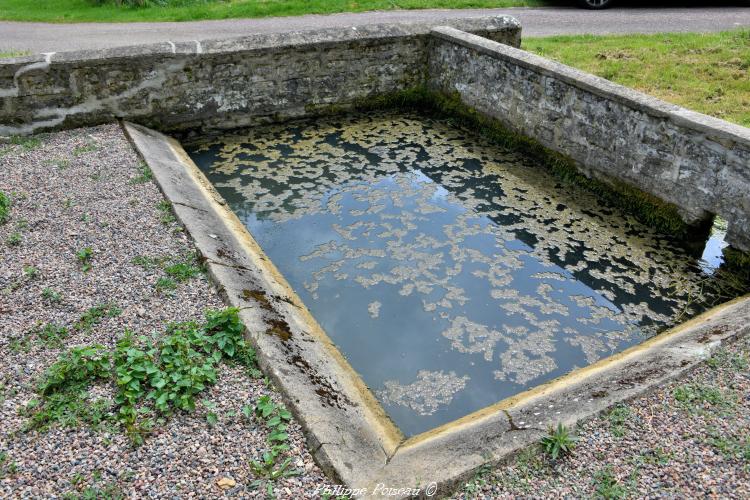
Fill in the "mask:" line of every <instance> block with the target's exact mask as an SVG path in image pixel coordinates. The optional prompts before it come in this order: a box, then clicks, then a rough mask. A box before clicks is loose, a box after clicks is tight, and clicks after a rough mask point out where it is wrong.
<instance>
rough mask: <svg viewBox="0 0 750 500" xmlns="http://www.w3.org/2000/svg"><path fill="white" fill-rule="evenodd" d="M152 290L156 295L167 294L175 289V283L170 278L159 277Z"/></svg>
mask: <svg viewBox="0 0 750 500" xmlns="http://www.w3.org/2000/svg"><path fill="white" fill-rule="evenodd" d="M154 288H155V289H156V293H159V294H169V293H171V292H172V291H173V290H175V289H176V288H177V283H175V282H174V280H172V279H170V278H164V277H161V278H159V279H157V280H156V285H154Z"/></svg>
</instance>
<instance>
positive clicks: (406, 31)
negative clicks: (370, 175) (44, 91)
mask: <svg viewBox="0 0 750 500" xmlns="http://www.w3.org/2000/svg"><path fill="white" fill-rule="evenodd" d="M437 25H446V26H454V27H456V28H459V29H461V30H464V31H468V32H477V33H483V34H490V35H491V34H492V33H514V34H516V37H515V38H516V39H517V41H518V42H520V32H521V25H520V24H519V22H518V21H517V20H516V19H514V18H512V17H510V16H482V17H468V18H462V19H445V20H438V21H431V22H402V23H384V24H367V25H362V26H351V27H348V28H323V29H311V30H305V31H291V32H285V33H264V34H260V33H259V34H253V35H249V36H244V37H237V38H229V39H218V40H195V41H190V42H170V41H168V42H163V43H155V44H143V45H133V46H125V47H115V48H110V49H101V50H80V51H70V52H48V53H44V54H37V55H31V56H22V57H14V58H7V59H0V73H2V72H3V69H4V68H14V67H17V66H25V65H28V64H33V63H47V64H49V63H56V62H64V63H68V64H70V63H77V62H81V63H87V64H90V63H91V62H93V61H102V62H104V61H111V60H119V59H130V58H138V57H154V56H160V57H161V56H175V55H202V54H207V55H214V54H224V53H237V52H252V51H259V50H264V51H268V50H269V49H274V48H278V49H282V48H288V47H300V48H303V47H306V48H314V47H325V46H326V45H327V44H335V43H341V42H349V41H351V42H367V41H372V42H375V41H378V40H389V39H393V38H403V37H408V36H428V35H429V34H430V30H431V29H432V28H433V27H435V26H437ZM6 71H7V70H6Z"/></svg>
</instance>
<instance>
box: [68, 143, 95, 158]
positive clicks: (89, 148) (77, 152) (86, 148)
mask: <svg viewBox="0 0 750 500" xmlns="http://www.w3.org/2000/svg"><path fill="white" fill-rule="evenodd" d="M98 149H99V147H98V146H97V145H96V143H94V142H93V141H88V142H87V143H86V144H84V145H83V146H76V147H75V148H73V156H75V157H78V156H81V155H84V154H86V153H93V152H94V151H97V150H98Z"/></svg>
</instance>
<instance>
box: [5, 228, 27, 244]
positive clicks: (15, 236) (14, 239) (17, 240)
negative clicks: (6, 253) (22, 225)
mask: <svg viewBox="0 0 750 500" xmlns="http://www.w3.org/2000/svg"><path fill="white" fill-rule="evenodd" d="M21 241H23V240H22V238H21V233H19V232H17V231H16V232H14V233H11V234H10V235H9V236H8V238H6V240H5V244H6V245H8V246H9V247H17V246H18V245H20V244H21Z"/></svg>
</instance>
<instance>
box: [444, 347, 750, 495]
mask: <svg viewBox="0 0 750 500" xmlns="http://www.w3.org/2000/svg"><path fill="white" fill-rule="evenodd" d="M749 362H750V339H748V338H747V337H746V338H744V339H740V340H739V341H738V342H737V343H735V344H732V345H727V346H726V347H725V348H723V349H722V350H720V351H719V352H718V353H717V355H715V356H714V357H713V358H712V359H711V360H709V362H708V364H705V365H702V366H700V367H699V368H697V369H696V370H695V371H694V372H693V373H692V374H690V375H689V376H688V377H686V378H684V379H681V380H676V381H674V382H672V383H671V384H668V385H667V386H665V387H664V388H662V389H660V390H658V391H656V392H653V393H652V394H650V395H647V396H645V397H641V398H638V399H636V400H634V401H632V402H630V403H629V404H626V405H622V406H620V407H618V408H616V409H614V410H613V411H612V412H610V413H608V414H605V415H603V416H601V417H599V418H597V419H594V420H592V421H589V422H588V423H586V424H584V425H582V426H580V428H579V429H577V430H576V431H575V434H576V435H577V437H578V442H577V443H576V448H575V453H574V455H573V456H571V457H568V458H565V459H560V460H558V462H557V463H556V464H554V463H551V462H550V461H549V460H546V459H544V457H543V456H542V454H541V453H540V452H539V451H538V450H528V451H526V452H523V453H521V454H520V455H519V456H518V457H516V458H515V459H513V460H511V461H510V462H509V463H508V464H507V465H505V466H502V467H499V468H497V469H495V470H487V471H484V472H483V473H480V474H478V475H477V477H476V478H475V479H474V480H473V481H471V482H469V483H468V484H466V485H465V487H464V488H463V490H462V491H460V492H459V493H457V494H456V495H455V498H517V497H533V498H592V497H593V498H750V368H749V366H748V363H749Z"/></svg>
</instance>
